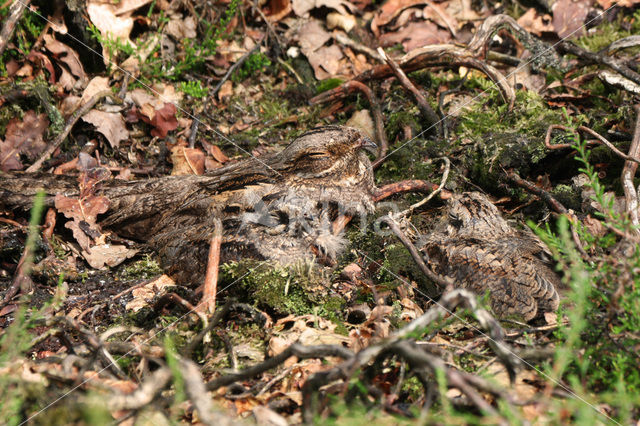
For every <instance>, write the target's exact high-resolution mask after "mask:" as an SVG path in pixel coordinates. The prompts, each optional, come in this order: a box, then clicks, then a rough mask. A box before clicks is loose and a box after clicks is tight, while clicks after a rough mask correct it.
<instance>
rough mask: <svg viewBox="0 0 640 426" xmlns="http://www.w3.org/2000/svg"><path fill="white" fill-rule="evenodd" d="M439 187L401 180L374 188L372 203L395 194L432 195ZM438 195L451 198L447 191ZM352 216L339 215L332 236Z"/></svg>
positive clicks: (421, 181) (442, 191) (341, 228)
mask: <svg viewBox="0 0 640 426" xmlns="http://www.w3.org/2000/svg"><path fill="white" fill-rule="evenodd" d="M438 188H439V185H436V184H434V183H431V182H427V181H426V180H419V179H412V180H403V181H400V182H394V183H390V184H388V185H385V186H383V187H382V188H376V190H375V191H374V193H373V201H374V202H376V203H377V202H379V201H382V200H384V199H385V198H389V197H391V196H392V195H395V194H404V193H407V192H425V193H428V194H430V193H433V192H434V191H438ZM437 194H440V198H441V199H442V200H446V199H447V198H449V197H451V193H450V192H449V191H447V190H443V189H442V188H441V189H440V191H438V192H437ZM351 219H353V216H350V215H344V214H341V215H340V216H338V217H337V218H336V220H334V221H333V224H332V228H331V229H332V232H333V235H338V234H340V233H341V232H342V231H343V230H344V228H345V227H346V226H347V225H348V224H349V222H351Z"/></svg>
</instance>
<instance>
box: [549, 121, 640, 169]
mask: <svg viewBox="0 0 640 426" xmlns="http://www.w3.org/2000/svg"><path fill="white" fill-rule="evenodd" d="M554 130H563V131H565V132H574V131H578V132H584V133H588V134H590V135H591V136H593V137H595V138H596V140H593V141H588V142H587V144H589V145H593V144H597V143H600V144H602V145H605V146H606V147H607V148H609V149H610V150H611V151H613V152H614V154H616V155H617V156H618V157H620V158H622V159H624V160H626V161H633V162H634V163H638V164H640V159H638V158H636V157H634V156H632V155H627V154H625V153H624V152H622V151H620V150H619V149H618V148H616V147H615V146H614V145H613V144H612V143H611V142H609V141H608V140H607V139H605V138H604V137H603V136H602V135H600V134H598V133H597V132H594V131H593V130H591V129H590V128H588V127H586V126H578V127H576V129H575V130H574V129H572V128H570V127H567V126H563V125H561V124H552V125H550V126H549V128H548V129H547V134H546V135H545V138H544V145H545V146H546V147H547V148H548V149H565V148H573V145H572V144H570V143H558V144H551V133H552V132H553V131H554Z"/></svg>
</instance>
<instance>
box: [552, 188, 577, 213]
mask: <svg viewBox="0 0 640 426" xmlns="http://www.w3.org/2000/svg"><path fill="white" fill-rule="evenodd" d="M551 195H553V196H554V197H555V198H556V200H558V201H559V202H560V203H562V205H563V206H565V207H566V208H568V209H573V210H575V211H580V209H581V205H582V194H581V191H580V190H576V189H574V188H572V187H571V186H569V185H557V186H556V187H555V188H553V190H552V191H551Z"/></svg>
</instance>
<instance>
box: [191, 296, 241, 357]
mask: <svg viewBox="0 0 640 426" xmlns="http://www.w3.org/2000/svg"><path fill="white" fill-rule="evenodd" d="M232 304H233V300H231V299H230V300H227V302H226V303H225V304H224V305H223V306H222V307H220V308H218V309H217V310H216V312H215V314H214V315H213V318H211V322H209V325H207V326H206V327H204V328H203V329H202V330H201V331H200V333H198V334H197V335H196V336H195V337H194V338H193V339H191V341H190V342H189V344H188V345H187V346H185V348H184V349H183V350H182V354H183V355H184V356H185V358H190V357H191V353H192V352H193V351H194V350H195V348H196V347H197V346H198V345H199V344H200V342H202V340H203V339H204V338H205V337H206V336H207V335H208V334H209V333H210V332H211V330H213V329H214V327H216V326H217V325H218V323H219V322H220V321H221V320H222V319H223V318H224V317H225V316H226V315H227V313H228V312H229V309H230V308H231V305H232Z"/></svg>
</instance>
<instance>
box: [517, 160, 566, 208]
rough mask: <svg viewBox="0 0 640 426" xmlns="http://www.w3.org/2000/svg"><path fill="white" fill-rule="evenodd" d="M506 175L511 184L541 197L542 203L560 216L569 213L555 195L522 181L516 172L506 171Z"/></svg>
mask: <svg viewBox="0 0 640 426" xmlns="http://www.w3.org/2000/svg"><path fill="white" fill-rule="evenodd" d="M505 174H506V176H507V179H509V180H510V181H511V182H513V183H515V184H516V185H518V186H519V187H520V188H524V189H526V190H527V192H530V193H532V194H533V195H536V196H537V197H539V198H540V199H541V200H542V201H544V202H545V203H547V205H548V206H549V207H551V208H552V209H553V211H555V212H557V213H560V214H567V213H569V210H567V208H566V207H565V206H563V205H562V203H560V202H559V201H558V200H556V199H555V198H554V197H553V195H551V194H550V193H549V192H547V191H545V190H544V189H542V188H540V187H538V186H536V185H534V184H533V183H531V182H529V181H527V180H524V179H522V178H521V177H520V176H519V175H518V173H516V172H515V171H513V170H510V171H505Z"/></svg>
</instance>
